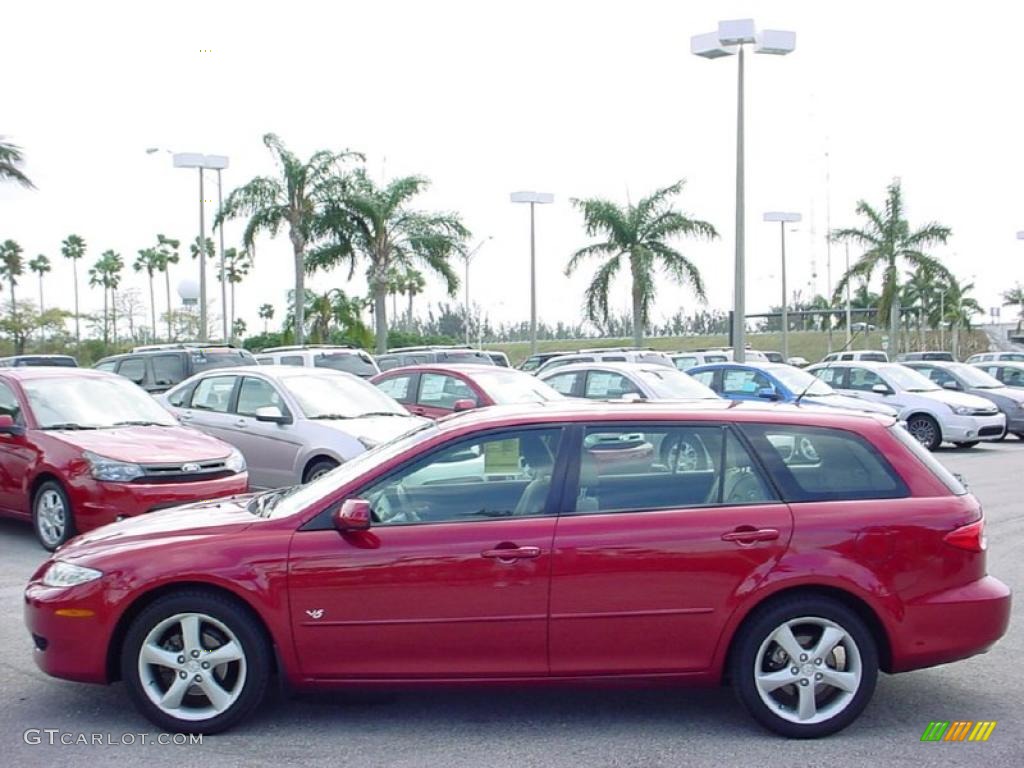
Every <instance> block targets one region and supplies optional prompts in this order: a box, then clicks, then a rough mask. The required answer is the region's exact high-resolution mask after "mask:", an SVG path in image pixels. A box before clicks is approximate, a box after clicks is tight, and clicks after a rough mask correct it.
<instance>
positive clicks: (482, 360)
mask: <svg viewBox="0 0 1024 768" xmlns="http://www.w3.org/2000/svg"><path fill="white" fill-rule="evenodd" d="M437 359H438V362H444V363H477V364H479V365H494V361H493V360H491V358H490V355H485V354H484V353H483V352H471V351H466V352H438V353H437Z"/></svg>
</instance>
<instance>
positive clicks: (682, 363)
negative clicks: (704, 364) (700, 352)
mask: <svg viewBox="0 0 1024 768" xmlns="http://www.w3.org/2000/svg"><path fill="white" fill-rule="evenodd" d="M674 362H675V364H676V368H678V369H679V370H680V371H685V370H687V369H689V368H693V367H694V366H695V365H697V358H696V357H677V358H676V359H675V361H674Z"/></svg>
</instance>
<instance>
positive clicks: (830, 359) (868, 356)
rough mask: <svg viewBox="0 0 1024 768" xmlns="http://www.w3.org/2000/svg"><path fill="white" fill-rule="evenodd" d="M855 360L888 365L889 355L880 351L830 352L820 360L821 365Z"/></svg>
mask: <svg viewBox="0 0 1024 768" xmlns="http://www.w3.org/2000/svg"><path fill="white" fill-rule="evenodd" d="M846 360H856V361H858V362H866V363H888V362H889V355H888V354H886V353H885V352H883V351H882V350H880V349H856V350H848V351H846V352H832V353H830V354H827V355H825V356H824V357H823V358H821V362H823V363H834V362H836V361H846Z"/></svg>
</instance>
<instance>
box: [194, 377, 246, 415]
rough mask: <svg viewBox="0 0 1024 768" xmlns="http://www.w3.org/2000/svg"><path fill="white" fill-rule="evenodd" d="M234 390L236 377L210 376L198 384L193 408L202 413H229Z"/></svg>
mask: <svg viewBox="0 0 1024 768" xmlns="http://www.w3.org/2000/svg"><path fill="white" fill-rule="evenodd" d="M234 388H235V377H234V376H209V377H207V378H205V379H203V380H202V381H200V382H199V383H198V384H196V388H195V390H194V392H193V394H192V407H193V408H196V409H198V410H200V411H214V412H216V413H227V412H228V408H229V407H230V406H231V392H232V390H234Z"/></svg>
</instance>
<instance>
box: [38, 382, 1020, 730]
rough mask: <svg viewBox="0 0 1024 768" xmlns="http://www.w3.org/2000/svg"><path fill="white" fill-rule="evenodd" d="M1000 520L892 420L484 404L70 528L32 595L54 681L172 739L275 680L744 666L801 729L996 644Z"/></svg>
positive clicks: (757, 688) (701, 676) (704, 680)
mask: <svg viewBox="0 0 1024 768" xmlns="http://www.w3.org/2000/svg"><path fill="white" fill-rule="evenodd" d="M335 375H337V376H341V375H344V374H340V373H338V374H335ZM683 440H685V441H687V442H688V443H689V445H691V446H693V447H694V453H693V454H692V455H690V456H688V457H685V458H686V460H680V458H681V454H680V452H679V451H676V450H671V446H672V445H673V444H675V443H677V442H678V441H683ZM805 442H806V444H807V445H808V446H809V450H808V451H807V453H801V454H796V453H795V452H794V451H793V450H792V446H793V445H795V444H803V443H805ZM666 444H667V445H668V446H669V448H670V449H669V450H663V449H664V448H665V446H666ZM807 456H813V457H814V458H813V460H808V458H807ZM460 470H461V471H460ZM426 478H429V480H427V479H426ZM439 478H443V480H442V481H439ZM984 525H985V520H984V516H983V514H982V509H981V505H980V504H979V503H978V500H977V499H975V498H974V496H973V495H971V494H970V493H969V492H968V491H967V490H966V489H965V488H964V487H963V485H962V484H961V483H960V482H959V481H958V480H957V479H956V478H955V477H954V476H953V475H951V474H950V473H949V472H948V471H947V470H946V469H945V468H943V466H942V465H941V464H940V463H939V462H938V461H936V460H935V459H934V458H933V457H932V456H931V455H929V454H928V452H927V451H925V450H923V449H922V448H921V446H920V445H919V444H917V443H916V442H915V441H914V440H913V439H912V438H911V437H910V435H909V434H908V433H907V432H906V431H905V430H903V429H901V428H900V427H899V426H898V425H897V424H896V422H895V420H894V419H891V418H890V419H883V418H880V417H876V416H870V415H860V414H847V413H843V412H841V411H839V410H838V409H837V410H836V411H833V412H825V411H823V410H815V411H810V410H803V409H799V408H792V407H788V406H771V407H770V408H765V407H764V406H755V405H751V404H747V403H730V402H725V401H713V400H712V401H701V403H700V404H699V405H696V404H695V405H688V404H685V403H679V402H675V403H665V404H658V403H642V404H635V403H618V404H615V405H605V406H600V407H598V406H595V405H594V404H593V403H581V404H573V403H565V404H555V403H546V404H543V405H534V406H495V407H493V408H482V409H479V410H476V411H470V412H468V413H465V414H461V415H459V416H457V417H453V418H449V419H444V420H441V421H439V422H437V423H430V424H428V425H425V426H423V427H422V428H420V429H419V430H416V431H414V432H411V433H409V434H407V435H405V436H402V437H399V438H397V439H396V440H394V441H392V442H390V443H387V444H385V445H382V446H380V447H379V448H377V449H375V450H372V451H369V452H367V453H364V454H362V455H360V456H356V457H354V458H353V459H351V460H350V461H349V462H347V463H346V464H343V465H342V466H340V467H338V469H336V470H334V471H333V472H331V473H329V474H327V475H325V476H324V477H322V478H320V480H318V481H316V482H313V483H310V484H308V485H304V486H297V487H295V488H292V489H289V490H281V491H272V492H268V493H265V494H260V495H256V496H253V497H251V498H240V499H235V500H229V501H222V502H220V503H219V504H218V508H217V509H216V510H211V509H210V508H209V505H205V506H204V505H199V506H197V507H195V508H194V509H191V510H189V509H187V508H186V509H180V510H176V511H175V512H174V513H173V514H171V515H167V516H155V517H154V518H152V519H149V520H146V521H145V522H143V521H132V520H128V521H124V522H122V523H117V524H115V525H114V526H113V527H108V528H106V529H104V530H103V532H102V533H101V534H97V535H94V536H82V537H79V538H78V539H76V540H75V541H73V542H71V543H70V544H68V545H67V546H66V547H65V548H64V549H62V550H61V551H60V552H59V553H57V554H55V555H54V556H53V557H52V558H51V559H49V560H48V561H47V562H45V563H43V564H42V565H40V567H39V568H37V569H36V571H35V573H34V574H33V575H32V577H31V580H30V581H29V584H28V586H27V588H26V590H25V594H24V603H23V609H24V617H25V622H26V624H27V628H28V631H29V633H30V634H31V638H32V642H33V643H34V646H35V652H34V659H35V661H36V663H37V664H38V665H39V667H40V668H41V669H42V670H43V671H44V672H46V673H48V674H51V675H54V676H56V677H62V678H67V679H71V680H77V681H82V682H91V683H109V682H111V681H112V680H114V679H116V678H121V679H122V680H123V681H124V687H125V693H126V695H127V696H128V697H129V698H130V699H131V700H132V701H133V702H134V704H135V705H136V707H137V708H138V709H139V710H140V711H141V712H142V713H143V714H144V715H145V716H146V717H148V718H149V719H150V720H151V721H152V722H153V723H154V724H155V725H156V727H157V728H159V729H161V730H164V731H168V732H172V733H179V732H192V733H196V732H198V733H214V732H217V731H223V730H225V729H227V728H230V727H231V726H233V725H235V724H237V723H239V722H240V721H243V720H245V719H246V718H247V717H248V716H250V715H252V714H253V713H254V712H258V711H260V708H261V702H262V700H263V699H264V695H265V694H266V692H267V691H268V690H270V689H272V688H273V687H275V686H277V685H280V686H281V687H282V688H285V689H316V688H319V687H332V688H337V687H345V686H349V687H352V688H355V689H358V688H359V687H361V686H365V685H366V684H367V682H370V683H371V684H374V685H379V684H382V683H385V682H387V683H390V684H391V685H394V686H401V685H404V684H409V683H415V684H418V685H424V684H431V683H436V684H439V685H444V684H450V683H451V681H453V680H458V681H459V682H460V683H461V684H473V683H476V684H480V685H492V684H494V683H495V682H508V683H513V684H518V685H535V686H538V685H551V684H569V685H573V684H579V683H581V682H586V683H595V682H599V681H605V682H607V683H608V684H611V685H614V684H615V683H616V682H618V681H622V680H631V681H633V682H634V683H639V682H645V683H649V684H654V685H665V684H666V683H668V684H674V685H678V686H686V685H696V686H709V685H721V684H722V683H723V682H728V684H730V685H731V686H733V687H734V688H735V689H736V692H737V694H738V696H739V699H740V700H741V701H742V703H743V704H744V705H745V707H746V708H747V710H749V712H750V713H751V714H752V716H753V717H754V718H756V720H757V721H758V722H760V723H761V724H762V725H764V726H765V727H767V728H769V729H771V730H773V731H775V732H776V733H779V734H782V735H784V736H787V737H803V738H807V737H816V736H825V735H827V734H831V733H834V732H836V731H839V730H840V729H842V728H844V727H846V726H848V725H849V724H850V723H852V722H854V721H855V720H856V719H857V717H858V716H859V715H860V714H861V712H863V710H864V708H865V707H866V706H867V705H868V702H869V701H870V699H871V696H872V694H873V693H874V690H875V684H876V681H877V678H878V673H879V671H884V672H887V673H897V672H906V671H909V670H914V669H921V668H925V667H933V666H937V665H943V664H946V663H948V662H952V661H956V660H958V659H963V658H967V657H969V656H973V655H974V654H978V653H982V652H983V651H985V650H987V649H989V648H990V647H991V646H992V645H994V644H995V643H996V642H997V641H998V640H999V638H1000V637H1002V636H1003V634H1004V633H1005V632H1006V630H1007V626H1008V624H1009V619H1010V607H1011V595H1010V589H1009V588H1008V587H1007V586H1006V585H1005V584H1003V583H1002V582H1001V581H999V580H998V579H996V578H995V577H994V576H990V575H988V573H987V566H986V553H985V535H984V533H985V532H984ZM68 616H87V617H89V618H78V619H72V618H66V617H68ZM86 629H87V630H88V631H86ZM948 674H949V671H948V670H946V669H945V668H943V667H941V666H940V667H939V668H938V669H937V670H936V671H935V672H933V673H932V677H933V678H934V679H935V680H940V679H941V678H942V676H943V675H948ZM272 675H277V676H278V677H279V678H280V679H279V680H277V681H276V682H271V676H272ZM900 684H901V683H900V682H899V680H898V679H897V680H892V681H887V684H886V686H885V688H886V693H890V694H891V693H892V692H893V691H892V689H893V687H894V686H899V685H900ZM107 700H108V701H110V702H111V704H113V705H114V706H118V704H117V703H115V700H114V699H113V698H111V697H107ZM632 719H636V716H632Z"/></svg>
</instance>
